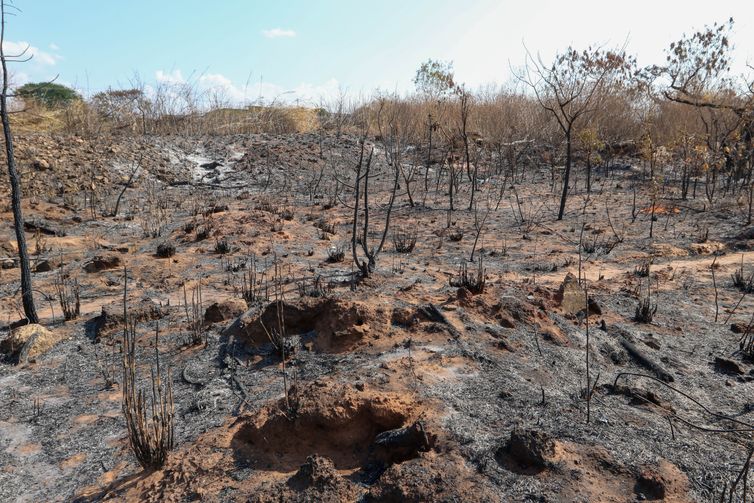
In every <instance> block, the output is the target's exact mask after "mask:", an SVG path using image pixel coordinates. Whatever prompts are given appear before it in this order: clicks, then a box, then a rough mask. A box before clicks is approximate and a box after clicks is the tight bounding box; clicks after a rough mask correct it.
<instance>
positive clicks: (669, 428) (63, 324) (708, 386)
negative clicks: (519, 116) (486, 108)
mask: <svg viewBox="0 0 754 503" xmlns="http://www.w3.org/2000/svg"><path fill="white" fill-rule="evenodd" d="M17 143H18V145H17V150H18V156H19V159H18V160H19V164H20V167H21V171H22V178H23V180H22V182H23V186H24V192H25V194H24V195H25V198H24V211H25V214H24V216H25V219H26V231H27V240H28V242H29V247H30V252H31V254H32V267H33V269H34V271H35V272H34V274H33V281H34V288H35V300H36V303H37V309H38V311H39V314H40V318H41V324H42V325H43V326H44V327H45V329H46V330H47V331H46V332H44V333H41V335H35V336H34V337H36V339H35V340H36V341H37V342H36V343H35V344H36V345H35V346H34V347H31V348H29V347H28V345H25V346H23V348H25V350H22V349H20V347H19V346H21V345H22V342H23V341H21V342H18V339H19V338H20V337H21V336H22V335H23V333H24V332H25V331H26V332H28V330H27V329H24V328H23V327H21V328H13V329H11V328H10V326H11V325H12V324H13V323H14V322H16V321H17V320H19V319H20V318H22V314H21V313H22V312H21V311H20V308H19V306H20V293H19V291H18V288H19V287H18V285H19V275H20V273H19V269H18V264H17V259H16V249H15V246H16V245H15V239H14V229H13V227H12V222H13V219H12V214H11V212H10V207H9V202H8V198H7V196H6V197H4V198H3V201H5V204H4V205H3V207H2V208H0V211H2V220H1V221H0V261H1V263H2V266H3V267H2V269H1V270H0V273H1V276H0V316H1V319H2V322H3V324H4V325H6V326H5V328H4V329H3V331H2V332H0V349H2V350H3V352H4V353H3V362H2V363H0V500H1V501H102V500H118V501H199V500H202V501H614V502H622V501H639V500H664V501H710V499H711V498H713V497H717V498H719V494H720V493H721V491H722V490H723V487H724V486H725V485H726V484H727V485H728V486H729V485H730V484H731V483H732V482H733V481H734V480H735V479H736V477H737V476H738V474H739V472H740V471H741V468H742V466H743V464H744V462H745V460H746V456H747V453H748V452H749V449H750V448H751V445H752V426H751V425H752V423H754V392H753V389H754V384H752V381H754V365H753V364H752V361H751V360H750V359H748V357H747V354H746V353H745V351H742V350H741V341H744V342H746V341H747V340H748V338H749V337H750V336H749V334H748V332H749V329H750V328H751V327H750V324H751V319H752V313H754V298H752V296H750V295H747V294H745V293H744V292H742V290H741V289H740V288H738V287H736V286H735V285H733V280H732V276H733V275H735V274H736V271H737V270H738V269H739V268H741V267H743V272H744V275H748V274H750V272H749V270H748V267H749V264H750V263H751V261H752V258H753V257H754V253H752V251H751V250H752V246H751V244H752V243H751V242H750V241H748V238H749V237H754V233H751V234H747V233H746V231H747V227H745V226H743V225H742V223H743V222H745V221H746V215H745V211H746V210H745V207H744V206H745V205H744V206H742V203H741V201H738V200H736V199H735V198H733V197H727V198H724V197H723V198H720V199H719V200H718V201H716V202H715V204H714V205H712V206H710V204H709V202H707V201H706V199H704V197H703V195H702V194H703V190H702V189H701V188H700V189H699V195H698V196H697V197H696V198H691V197H690V198H689V199H688V200H686V201H681V200H680V199H679V197H678V194H679V193H680V191H679V189H678V187H676V186H675V185H674V182H673V180H672V179H670V180H667V181H666V184H665V186H664V187H663V188H662V191H661V195H660V196H659V197H658V199H656V204H655V208H654V212H653V211H652V203H651V197H650V189H649V188H648V185H647V184H645V183H643V182H642V180H643V173H642V171H641V169H614V170H612V172H610V173H609V175H608V176H606V173H604V172H598V173H597V175H596V179H595V180H593V191H592V194H591V195H590V196H589V197H587V194H586V192H585V189H584V187H583V185H584V181H583V179H581V178H579V177H577V179H576V181H575V182H574V183H575V185H574V187H573V189H572V192H571V197H570V201H569V205H568V208H567V212H566V216H565V218H564V219H563V220H562V221H557V220H555V218H554V216H555V215H556V214H557V204H558V202H559V200H558V195H559V187H558V185H557V183H555V184H553V183H552V178H551V171H550V169H549V168H548V167H544V166H543V167H538V166H536V165H532V166H529V167H527V169H526V172H525V174H524V175H523V177H522V175H521V174H520V173H519V174H518V175H514V176H513V178H512V179H511V178H508V177H505V178H503V177H502V176H498V177H493V176H482V175H480V181H479V183H480V185H479V186H480V190H479V193H477V194H476V197H477V201H478V203H477V210H476V211H473V210H467V209H466V208H467V206H468V201H469V196H470V195H469V193H468V185H469V184H468V183H464V184H461V191H460V193H459V194H456V198H457V199H456V208H457V209H456V210H455V211H453V212H452V213H449V212H448V209H447V208H448V195H447V192H446V187H445V186H446V185H447V178H445V181H442V182H441V183H440V184H437V183H436V181H435V180H436V178H437V174H438V171H437V170H439V169H441V167H440V165H439V164H434V165H433V166H432V168H431V169H430V172H429V173H427V175H428V176H427V180H428V183H427V185H426V187H427V190H426V191H425V177H424V175H425V172H424V169H423V167H422V166H421V163H417V164H419V166H418V167H416V171H414V172H413V176H414V180H413V181H412V182H411V183H410V185H409V187H410V188H411V189H412V192H413V193H412V198H413V203H414V205H413V206H412V205H411V204H410V203H409V199H408V197H407V194H406V180H405V179H404V178H401V179H400V184H399V185H400V186H399V189H398V194H397V196H396V200H395V204H394V207H393V210H392V214H391V223H390V231H389V232H388V233H387V236H386V240H385V245H384V248H383V250H382V252H381V253H380V254H379V256H378V257H377V264H376V269H375V271H374V273H373V274H372V275H370V277H368V278H357V277H356V275H354V269H355V268H354V267H353V266H352V263H353V260H352V257H351V233H352V220H353V202H354V196H353V191H352V186H353V183H354V176H355V172H354V166H355V165H356V163H357V162H358V159H359V155H360V147H359V142H358V141H357V139H356V138H353V137H349V136H347V135H344V136H340V137H337V138H336V137H335V136H325V137H321V136H318V135H315V134H311V135H306V134H298V135H281V136H268V135H256V136H255V135H251V136H249V135H246V136H237V137H235V136H233V137H227V136H225V137H222V136H218V137H203V138H177V137H176V138H171V137H160V138H155V137H144V138H133V137H118V136H114V137H107V138H100V139H97V140H90V139H85V138H76V137H70V136H60V137H53V136H45V135H38V136H21V137H19V138H18V139H17ZM370 146H371V144H370ZM374 162H375V167H374V171H373V176H374V178H373V180H370V189H369V190H370V194H369V197H370V202H369V204H370V205H371V209H370V221H371V222H372V223H371V224H370V228H369V231H368V232H367V239H368V240H369V242H370V246H372V245H374V246H376V245H377V244H378V243H379V241H380V239H381V233H382V226H383V223H384V220H385V217H386V210H387V207H388V201H389V199H390V188H391V187H392V176H391V172H392V171H391V169H392V168H391V167H390V166H387V165H386V163H385V162H384V160H383V157H382V156H381V151H380V147H379V145H377V146H376V147H375V152H374ZM626 163H633V164H635V165H636V166H639V167H640V164H639V163H638V161H631V160H627V161H626ZM137 166H138V168H137ZM132 175H133V176H132ZM131 178H132V179H131ZM129 179H131V180H130V182H129ZM511 180H513V181H515V185H511ZM634 187H635V189H634ZM3 190H4V193H7V186H3ZM634 194H636V195H635V196H634ZM634 197H635V201H636V202H635V203H634ZM118 200H120V202H118ZM116 205H117V206H118V211H117V214H116V215H114V216H113V214H114V213H115V208H116ZM653 219H654V222H652V220H653ZM480 222H481V224H480ZM650 225H652V237H651V238H650V236H649V234H650ZM478 229H481V232H480V233H479V239H478V242H477V244H476V249H475V252H474V260H473V261H471V260H470V256H471V253H472V248H473V247H474V242H475V238H476V237H477V236H476V235H477V230H478ZM359 232H360V233H361V227H359ZM414 235H415V237H416V245H415V248H414V249H413V250H412V251H410V252H398V251H397V250H396V244H398V245H399V246H400V245H401V244H405V243H401V241H405V240H406V239H408V240H409V241H410V240H411V239H413V237H414ZM359 239H363V233H361V234H360V235H359ZM580 242H581V243H582V245H581V246H579V243H580ZM741 264H743V266H742V265H741ZM124 271H126V272H125V273H124ZM464 271H465V272H466V275H467V277H466V281H465V282H464ZM713 273H714V275H713ZM125 274H127V278H128V279H127V281H128V285H127V293H126V297H127V304H128V309H129V312H130V316H131V317H132V319H133V320H134V321H135V322H136V325H135V330H136V334H137V372H138V376H139V377H138V379H137V384H138V385H139V386H140V387H142V388H145V389H147V388H149V389H151V381H150V377H149V376H150V369H151V368H153V367H154V364H155V350H157V351H159V354H160V364H161V366H162V368H163V371H164V375H165V377H164V378H165V379H169V380H170V382H171V383H172V389H173V398H174V409H175V416H174V425H175V448H174V449H173V451H172V452H170V454H169V456H168V459H167V461H166V463H165V466H164V467H163V469H161V470H158V471H144V470H142V468H141V467H140V466H139V464H138V462H137V461H136V458H135V457H134V455H133V454H132V452H131V449H130V447H129V439H128V435H127V429H126V424H125V420H124V417H123V412H122V409H121V407H122V406H121V403H122V387H121V386H122V381H123V373H122V372H123V371H122V367H121V361H122V360H121V358H122V355H121V351H122V346H121V342H122V332H123V316H122V312H123V296H124V281H125V279H126V277H125ZM63 278H64V279H63ZM579 278H583V279H582V282H581V283H582V285H586V286H587V287H588V288H587V289H588V296H589V298H590V300H589V303H588V305H589V308H588V309H586V305H587V302H586V295H585V291H584V290H583V288H582V287H581V286H579ZM480 280H482V281H483V285H479V281H480ZM61 281H64V282H65V283H66V284H67V285H68V286H71V285H72V284H73V283H72V282H73V281H75V282H77V284H78V288H79V292H80V316H79V317H78V318H76V319H74V320H70V321H64V320H63V316H62V312H61V306H60V304H59V302H58V296H57V290H56V285H59V284H60V283H61ZM745 288H746V287H745V285H744V289H745ZM648 289H649V292H650V296H649V311H651V312H653V314H654V315H653V317H652V320H651V321H650V322H639V321H637V320H636V309H637V306H638V305H639V303H640V302H641V301H643V300H646V299H647V291H648ZM199 290H201V300H199ZM276 292H277V294H278V295H279V297H276ZM192 298H193V299H194V300H193V301H192ZM276 298H279V299H281V300H280V302H279V303H278V302H276V300H275V299H276ZM187 304H188V305H187ZM655 307H656V311H654V309H655ZM187 308H188V309H187ZM194 311H197V312H199V315H198V316H199V317H200V318H201V320H200V321H201V323H199V324H198V325H197V324H196V323H192V319H194V318H195V315H194ZM587 313H588V315H587ZM280 315H282V317H283V319H284V320H285V335H286V340H285V341H284V346H285V350H284V353H285V361H284V362H283V361H281V354H280V351H277V350H276V349H275V347H274V346H273V344H272V343H271V342H270V338H269V337H268V336H267V334H266V333H265V330H264V329H265V328H268V327H274V326H275V323H276V320H278V319H279V316H280ZM587 327H588V337H589V339H588V343H589V344H588V349H589V352H588V353H587ZM39 331H40V332H41V329H39ZM155 346H156V347H155ZM587 354H588V355H589V380H587V363H586V359H587ZM165 369H169V373H168V372H167V371H166V370H165ZM589 396H591V400H589V401H587V398H588V397H589ZM749 490H750V489H749ZM750 497H751V496H750Z"/></svg>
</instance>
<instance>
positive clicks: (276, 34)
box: [262, 28, 296, 38]
mask: <svg viewBox="0 0 754 503" xmlns="http://www.w3.org/2000/svg"><path fill="white" fill-rule="evenodd" d="M262 35H264V36H265V37H267V38H293V37H295V36H296V32H295V31H294V30H290V29H283V28H272V29H271V30H262Z"/></svg>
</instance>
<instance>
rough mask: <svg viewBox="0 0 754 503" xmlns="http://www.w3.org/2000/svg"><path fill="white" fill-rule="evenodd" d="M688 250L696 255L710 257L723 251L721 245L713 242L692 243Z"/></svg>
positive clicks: (722, 245) (723, 246) (723, 247)
mask: <svg viewBox="0 0 754 503" xmlns="http://www.w3.org/2000/svg"><path fill="white" fill-rule="evenodd" d="M689 249H690V250H691V252H692V253H694V254H696V255H711V254H712V253H717V252H719V251H722V250H724V249H725V245H724V244H723V243H718V242H715V241H708V242H706V243H692V244H691V245H689Z"/></svg>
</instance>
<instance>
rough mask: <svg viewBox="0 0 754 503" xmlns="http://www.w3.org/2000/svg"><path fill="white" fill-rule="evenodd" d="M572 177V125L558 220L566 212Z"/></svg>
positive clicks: (568, 137) (567, 142)
mask: <svg viewBox="0 0 754 503" xmlns="http://www.w3.org/2000/svg"><path fill="white" fill-rule="evenodd" d="M570 177H571V127H570V125H569V127H568V129H567V130H566V167H565V173H563V193H562V194H561V196H560V209H559V210H558V220H563V214H564V213H565V207H566V199H567V198H568V179H569V178H570Z"/></svg>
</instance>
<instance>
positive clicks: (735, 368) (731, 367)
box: [715, 356, 746, 376]
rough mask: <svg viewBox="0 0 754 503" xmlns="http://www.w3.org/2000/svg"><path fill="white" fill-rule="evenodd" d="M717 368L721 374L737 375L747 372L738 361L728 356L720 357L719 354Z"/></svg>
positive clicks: (716, 361)
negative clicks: (729, 358)
mask: <svg viewBox="0 0 754 503" xmlns="http://www.w3.org/2000/svg"><path fill="white" fill-rule="evenodd" d="M715 370H716V371H717V372H720V373H721V374H728V375H736V376H740V375H744V374H745V373H746V371H744V369H743V368H742V367H741V365H739V364H738V363H736V362H734V361H733V360H728V359H727V358H720V357H719V356H718V357H715Z"/></svg>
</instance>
